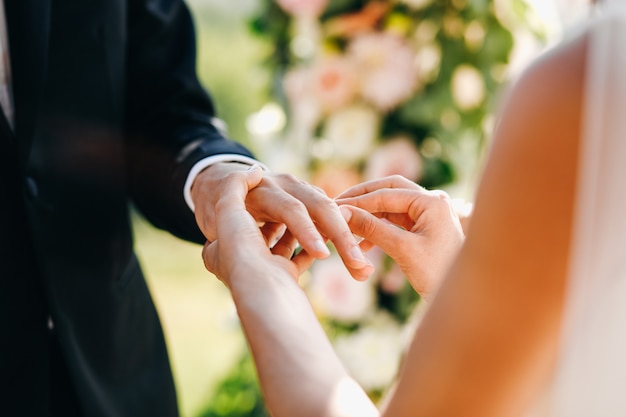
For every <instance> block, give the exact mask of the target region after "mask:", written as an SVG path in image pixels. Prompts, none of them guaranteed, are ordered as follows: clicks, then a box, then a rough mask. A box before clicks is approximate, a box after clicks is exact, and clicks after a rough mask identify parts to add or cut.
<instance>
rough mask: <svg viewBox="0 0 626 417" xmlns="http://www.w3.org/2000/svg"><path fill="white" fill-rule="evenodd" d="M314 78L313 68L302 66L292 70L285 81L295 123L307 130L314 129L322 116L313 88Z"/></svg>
mask: <svg viewBox="0 0 626 417" xmlns="http://www.w3.org/2000/svg"><path fill="white" fill-rule="evenodd" d="M314 78H315V77H314V73H313V71H312V70H311V68H307V67H300V68H295V69H292V70H290V71H289V72H288V73H287V74H286V75H285V78H284V81H283V86H284V89H285V95H286V96H287V101H288V102H289V107H290V112H291V117H292V119H293V123H295V124H297V125H298V126H301V127H302V128H303V129H305V130H310V129H313V127H314V125H315V124H316V123H317V121H318V120H319V117H320V111H321V110H320V103H319V102H318V100H317V99H316V97H315V95H314V93H313V90H312V83H313V80H314Z"/></svg>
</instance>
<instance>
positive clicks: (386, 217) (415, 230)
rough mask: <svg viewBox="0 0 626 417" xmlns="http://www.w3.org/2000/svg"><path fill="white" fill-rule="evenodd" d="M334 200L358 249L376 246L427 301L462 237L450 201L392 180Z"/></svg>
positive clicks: (438, 193) (370, 184)
mask: <svg viewBox="0 0 626 417" xmlns="http://www.w3.org/2000/svg"><path fill="white" fill-rule="evenodd" d="M336 201H337V204H339V205H340V209H341V211H342V213H343V214H344V217H345V218H346V221H347V222H348V225H349V226H350V229H351V230H352V232H353V233H354V234H356V235H359V236H361V237H363V239H364V240H363V241H362V242H361V247H362V248H363V249H364V250H368V249H370V248H371V247H372V246H373V245H377V246H379V247H380V248H381V249H382V250H384V251H385V252H386V253H387V254H388V255H389V256H391V257H392V258H393V260H394V261H395V262H396V263H397V264H398V265H399V266H400V268H401V269H402V271H403V272H404V274H405V275H406V276H407V278H408V279H409V281H410V282H411V285H412V286H413V288H414V289H415V290H416V291H417V292H418V293H420V294H421V295H422V296H423V297H424V298H425V299H430V298H431V297H432V295H433V294H434V292H435V290H436V289H437V288H438V286H439V283H440V282H441V280H442V279H443V277H444V275H445V273H446V270H447V269H448V267H449V266H450V264H451V262H452V260H453V259H454V256H455V255H456V253H457V251H458V250H459V248H460V247H461V245H462V244H463V241H464V238H465V237H464V235H463V229H462V227H461V223H460V221H459V217H458V216H457V214H456V212H455V210H454V208H453V205H452V201H451V199H450V197H449V196H448V195H447V194H446V193H445V192H443V191H428V190H425V189H424V188H422V187H420V186H419V185H417V184H415V183H414V182H412V181H409V180H407V179H406V178H404V177H401V176H398V175H395V176H390V177H386V178H383V179H380V180H373V181H369V182H365V183H363V184H359V185H356V186H354V187H352V188H349V189H348V190H346V191H345V192H343V193H342V194H341V195H340V196H338V197H337V199H336Z"/></svg>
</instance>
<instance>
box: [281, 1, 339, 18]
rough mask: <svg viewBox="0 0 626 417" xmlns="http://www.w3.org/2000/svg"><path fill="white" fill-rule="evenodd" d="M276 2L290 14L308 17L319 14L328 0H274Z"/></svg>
mask: <svg viewBox="0 0 626 417" xmlns="http://www.w3.org/2000/svg"><path fill="white" fill-rule="evenodd" d="M276 3H278V5H279V6H280V7H281V8H282V9H283V10H284V11H286V12H287V13H289V14H290V15H293V16H309V17H310V16H319V15H321V14H322V12H323V11H324V9H326V5H327V4H328V0H276Z"/></svg>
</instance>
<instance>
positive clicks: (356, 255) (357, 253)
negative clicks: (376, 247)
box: [350, 246, 372, 265]
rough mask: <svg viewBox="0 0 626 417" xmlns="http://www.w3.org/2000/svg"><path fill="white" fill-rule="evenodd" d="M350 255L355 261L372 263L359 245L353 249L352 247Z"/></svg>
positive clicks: (364, 263) (366, 263) (365, 263)
mask: <svg viewBox="0 0 626 417" xmlns="http://www.w3.org/2000/svg"><path fill="white" fill-rule="evenodd" d="M350 256H351V257H352V259H354V260H355V261H357V262H359V263H361V264H363V265H372V263H371V262H370V260H369V259H367V258H366V257H365V255H363V251H361V249H360V248H359V247H358V246H355V247H353V248H352V249H350Z"/></svg>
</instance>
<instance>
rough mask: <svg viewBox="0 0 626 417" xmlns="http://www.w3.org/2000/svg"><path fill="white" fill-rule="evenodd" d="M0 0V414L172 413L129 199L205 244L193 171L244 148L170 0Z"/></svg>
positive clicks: (158, 221) (184, 14)
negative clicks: (192, 205) (218, 108)
mask: <svg viewBox="0 0 626 417" xmlns="http://www.w3.org/2000/svg"><path fill="white" fill-rule="evenodd" d="M4 2H5V9H6V16H7V23H8V32H9V41H10V52H11V65H12V74H13V86H14V101H15V115H16V125H15V130H14V131H11V130H10V129H9V127H8V124H7V121H6V118H4V117H2V116H0V201H2V202H1V203H0V309H2V310H0V317H1V318H0V325H1V328H0V381H1V383H2V386H1V387H0V396H1V398H0V415H7V416H9V415H10V416H22V415H36V416H38V417H39V416H46V415H49V414H50V410H51V409H52V410H57V414H59V415H64V416H68V415H72V413H73V412H76V413H77V414H78V415H80V414H81V413H82V414H83V415H86V416H129V417H130V416H132V417H140V416H151V417H156V416H174V415H176V414H177V410H176V408H177V407H176V395H175V391H174V386H173V382H172V376H171V372H170V368H169V364H168V358H167V352H166V348H165V343H164V339H163V334H162V330H161V327H160V324H159V319H158V316H157V312H156V310H155V308H154V306H153V302H152V300H151V297H150V294H149V291H148V288H147V287H146V283H145V281H144V278H143V276H142V273H141V269H140V267H139V264H138V262H137V259H136V257H135V255H134V253H133V241H132V236H131V224H130V219H129V203H130V202H132V203H134V205H135V206H136V207H138V208H139V210H140V211H141V212H142V213H143V214H144V215H145V216H146V217H147V218H148V219H149V220H151V221H152V222H153V223H154V224H155V225H156V226H158V227H160V228H164V229H166V230H169V231H170V232H172V233H173V234H175V235H176V236H179V237H181V238H184V239H188V240H193V241H197V242H202V241H203V240H204V239H203V237H202V235H201V233H200V232H199V230H198V228H197V226H196V224H195V221H194V218H193V215H192V213H191V212H190V210H189V209H188V208H187V206H186V205H185V203H184V201H183V197H182V187H183V183H184V180H185V178H186V176H187V173H188V171H189V169H190V167H191V166H192V165H193V164H194V163H195V162H196V161H198V160H199V159H201V158H203V157H206V156H209V155H213V154H223V153H235V154H243V155H248V156H250V154H249V153H248V151H247V150H246V149H244V148H243V147H241V146H240V145H238V144H236V143H234V142H232V141H230V140H228V139H226V138H225V137H223V136H222V134H221V133H220V132H219V131H218V130H217V129H216V128H215V127H214V126H213V125H212V124H211V118H212V116H213V114H214V108H213V104H212V102H211V100H210V98H209V97H208V96H207V94H206V93H205V91H203V90H202V88H201V87H200V85H199V83H198V80H197V78H196V75H195V43H194V32H193V27H192V22H191V18H190V15H189V12H188V10H187V8H186V7H185V6H184V5H183V4H182V2H181V1H178V0H54V1H52V0H4ZM49 318H51V319H52V322H53V323H54V330H53V331H50V330H49V329H48V327H49V326H48V324H49Z"/></svg>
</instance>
